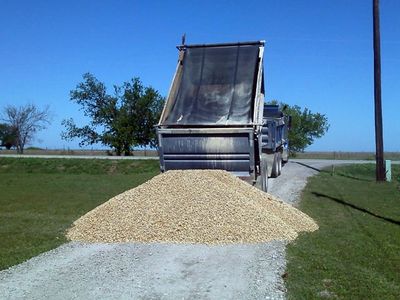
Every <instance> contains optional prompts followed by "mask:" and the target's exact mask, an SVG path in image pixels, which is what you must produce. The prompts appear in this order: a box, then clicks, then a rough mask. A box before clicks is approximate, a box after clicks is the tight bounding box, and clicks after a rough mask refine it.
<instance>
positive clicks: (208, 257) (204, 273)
mask: <svg viewBox="0 0 400 300" xmlns="http://www.w3.org/2000/svg"><path fill="white" fill-rule="evenodd" d="M338 163H349V161H345V162H339V161H322V160H317V161H312V160H307V161H306V160H301V161H290V162H289V163H288V164H286V166H285V167H284V168H283V171H282V175H281V176H280V177H278V178H276V179H271V180H270V185H269V187H270V193H271V194H274V195H277V196H279V197H281V198H282V199H284V200H285V201H287V202H289V203H292V204H293V203H295V202H296V201H297V200H298V196H299V194H300V192H301V190H302V189H303V188H304V186H305V184H306V181H307V178H308V177H309V176H312V175H314V174H316V173H318V171H317V169H319V168H322V167H326V166H329V165H332V164H338ZM284 270H285V244H284V243H283V242H270V243H261V244H255V245H240V244H236V245H228V246H205V245H185V244H141V243H127V244H82V243H68V244H65V245H63V246H61V247H59V248H57V249H55V250H52V251H49V252H47V253H44V254H42V255H39V256H38V257H35V258H33V259H31V260H29V261H27V262H25V263H22V264H20V265H18V266H15V267H12V268H10V269H9V270H5V271H2V272H0V299H98V298H101V299H115V298H117V299H132V298H136V299H283V298H284V297H285V287H284V283H283V280H282V277H281V275H282V274H283V273H284Z"/></svg>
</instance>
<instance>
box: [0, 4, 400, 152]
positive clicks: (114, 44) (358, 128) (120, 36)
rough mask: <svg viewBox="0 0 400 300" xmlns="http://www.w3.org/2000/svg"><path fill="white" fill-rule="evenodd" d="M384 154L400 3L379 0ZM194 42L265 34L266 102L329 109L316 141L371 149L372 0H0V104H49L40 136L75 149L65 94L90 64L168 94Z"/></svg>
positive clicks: (395, 102) (398, 131) (104, 74)
mask: <svg viewBox="0 0 400 300" xmlns="http://www.w3.org/2000/svg"><path fill="white" fill-rule="evenodd" d="M380 2H381V39H382V45H381V48H382V49H381V51H382V101H383V118H384V143H385V150H386V151H400V138H399V137H400V119H399V116H398V115H399V113H400V104H399V94H400V73H399V70H400V18H399V12H400V1H398V0H381V1H380ZM184 32H185V33H186V34H187V43H214V42H237V41H247V40H260V39H263V40H266V51H265V63H264V66H265V72H266V78H265V79H266V99H267V100H271V99H278V100H280V101H284V102H286V103H289V104H292V105H293V104H297V105H299V106H301V107H308V108H309V109H311V110H312V111H314V112H321V113H325V114H326V115H327V117H328V119H329V123H330V124H331V127H330V130H329V132H328V133H327V134H326V135H325V136H324V137H323V138H321V139H320V140H317V141H316V142H315V144H314V145H313V146H311V147H310V148H309V149H308V150H315V151H323V150H327V151H330V150H334V151H373V150H374V149H375V146H374V141H375V140H374V111H373V101H374V100H373V52H372V0H371V1H370V0H359V1H356V0H352V1H350V0H348V1H345V0H336V1H328V0H326V1H324V0H307V1H306V0H303V1H298V0H292V1H278V0H276V1H271V0H270V1H267V0H264V1H261V0H260V1H252V0H247V1H217V0H214V1H205V0H203V1H101V0H100V1H94V0H93V1H82V0H81V1H50V0H48V1H40V0H36V1H7V0H6V1H4V0H2V1H1V2H0V107H3V106H4V105H6V104H17V105H19V104H26V103H35V104H37V105H38V106H40V107H43V106H45V105H47V104H48V105H50V108H51V110H52V111H53V121H52V125H51V127H49V128H48V129H46V130H45V131H43V132H41V133H40V134H39V135H38V140H36V141H35V142H34V143H33V144H34V145H36V146H40V147H48V148H68V147H69V148H77V145H78V141H76V142H65V141H62V140H61V138H60V132H61V131H62V130H63V127H62V126H61V121H62V120H63V119H64V118H69V117H72V118H74V120H75V121H76V123H78V124H79V125H83V124H84V122H85V119H84V118H83V116H82V114H81V112H80V111H79V107H78V106H76V105H75V104H73V103H72V102H70V101H69V91H70V90H71V89H73V88H74V87H75V86H76V84H77V83H78V82H80V81H81V79H82V74H83V73H85V72H91V73H93V74H94V75H95V76H96V77H97V78H98V79H100V80H101V81H103V82H105V83H106V84H107V85H108V86H110V87H111V86H112V85H113V84H120V83H122V82H123V81H126V80H128V79H130V78H132V77H135V76H139V77H140V78H141V79H142V81H143V82H144V84H146V85H152V86H153V87H154V88H156V89H158V90H159V91H160V92H161V93H162V94H163V95H166V94H167V92H168V88H169V85H170V83H171V80H172V76H173V73H174V71H175V65H176V61H177V50H176V48H175V46H176V45H177V44H179V43H180V38H181V35H182V34H183V33H184Z"/></svg>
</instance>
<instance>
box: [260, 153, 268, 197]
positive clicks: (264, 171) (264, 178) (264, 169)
mask: <svg viewBox="0 0 400 300" xmlns="http://www.w3.org/2000/svg"><path fill="white" fill-rule="evenodd" d="M260 167H261V190H262V191H264V192H267V191H268V162H267V158H266V155H261V163H260Z"/></svg>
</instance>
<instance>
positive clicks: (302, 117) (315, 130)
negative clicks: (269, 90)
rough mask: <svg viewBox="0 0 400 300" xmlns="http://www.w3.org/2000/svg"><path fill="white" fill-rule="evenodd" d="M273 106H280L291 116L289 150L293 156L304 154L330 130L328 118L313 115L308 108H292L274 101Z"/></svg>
mask: <svg viewBox="0 0 400 300" xmlns="http://www.w3.org/2000/svg"><path fill="white" fill-rule="evenodd" d="M270 103H271V104H279V106H280V108H281V110H282V111H283V112H284V113H285V114H286V115H289V116H291V118H292V122H291V128H290V130H289V150H290V152H291V154H292V155H293V154H295V153H296V152H304V150H305V149H306V148H307V147H308V146H310V145H311V144H312V143H314V140H315V139H318V138H321V137H322V136H323V135H324V134H325V133H326V132H327V131H328V129H329V123H328V118H327V117H326V116H325V115H324V114H321V113H313V112H311V110H309V109H308V108H304V109H303V108H301V107H300V106H298V105H293V106H290V105H288V104H285V103H282V102H280V103H278V101H276V100H272V101H271V102H270Z"/></svg>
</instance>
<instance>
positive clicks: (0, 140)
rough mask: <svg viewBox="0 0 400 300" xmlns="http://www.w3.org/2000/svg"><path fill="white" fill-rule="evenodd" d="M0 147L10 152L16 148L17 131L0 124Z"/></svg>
mask: <svg viewBox="0 0 400 300" xmlns="http://www.w3.org/2000/svg"><path fill="white" fill-rule="evenodd" d="M0 146H1V147H6V149H7V150H10V149H11V148H12V147H16V146H17V131H16V129H15V128H13V127H11V126H10V125H8V124H5V123H3V124H0Z"/></svg>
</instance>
